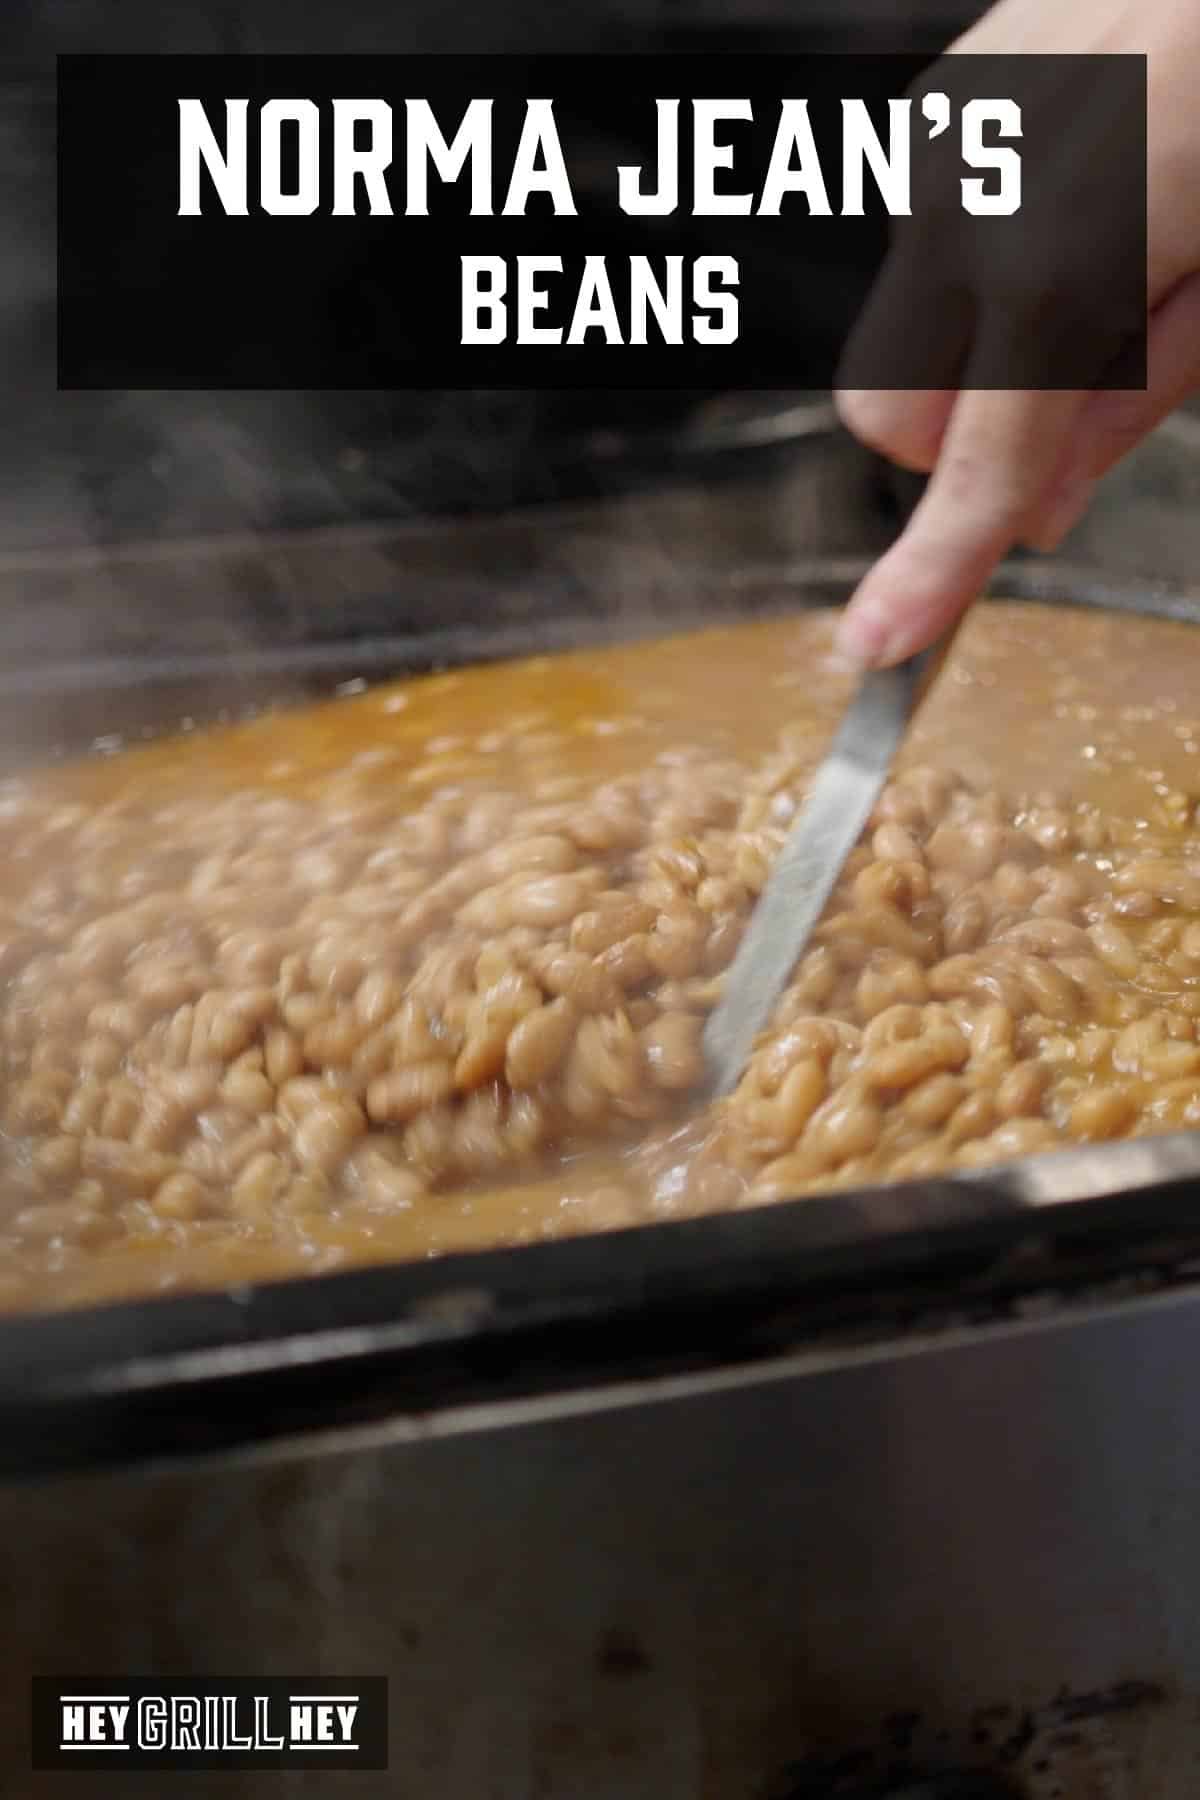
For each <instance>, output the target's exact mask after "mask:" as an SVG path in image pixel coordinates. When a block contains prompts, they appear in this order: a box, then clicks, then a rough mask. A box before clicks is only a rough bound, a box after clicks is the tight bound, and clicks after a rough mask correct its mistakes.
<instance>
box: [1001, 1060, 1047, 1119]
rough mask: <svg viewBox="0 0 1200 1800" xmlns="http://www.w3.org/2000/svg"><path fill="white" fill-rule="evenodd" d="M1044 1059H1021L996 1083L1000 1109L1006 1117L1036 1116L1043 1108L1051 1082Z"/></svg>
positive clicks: (1004, 1117)
mask: <svg viewBox="0 0 1200 1800" xmlns="http://www.w3.org/2000/svg"><path fill="white" fill-rule="evenodd" d="M1050 1078H1051V1077H1050V1070H1049V1069H1048V1068H1047V1067H1046V1066H1045V1064H1044V1063H1038V1062H1019V1063H1016V1064H1014V1065H1013V1067H1012V1068H1010V1069H1009V1070H1007V1072H1006V1073H1005V1074H1004V1075H1002V1076H1001V1078H1000V1080H999V1082H998V1083H997V1084H996V1111H997V1113H998V1114H999V1115H1000V1117H1001V1118H1002V1119H1023V1118H1033V1117H1034V1116H1035V1115H1037V1114H1038V1113H1040V1112H1041V1110H1042V1098H1043V1096H1044V1094H1045V1092H1046V1088H1047V1087H1048V1085H1049V1083H1050Z"/></svg>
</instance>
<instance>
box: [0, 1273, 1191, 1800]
mask: <svg viewBox="0 0 1200 1800" xmlns="http://www.w3.org/2000/svg"><path fill="white" fill-rule="evenodd" d="M1198 1366H1200V1298H1197V1296H1196V1295H1194V1294H1189V1295H1186V1296H1176V1297H1173V1298H1171V1299H1167V1300H1153V1301H1147V1302H1127V1303H1123V1304H1120V1305H1112V1306H1103V1307H1097V1308H1095V1309H1094V1310H1092V1311H1090V1312H1088V1311H1084V1312H1082V1313H1077V1314H1075V1315H1074V1316H1065V1317H1059V1318H1057V1319H1052V1320H1042V1321H1036V1320H1034V1321H1028V1322H1025V1323H1021V1324H1014V1325H1008V1326H1004V1327H998V1328H984V1329H982V1330H965V1329H964V1330H962V1331H959V1332H954V1333H951V1334H949V1335H947V1336H946V1337H944V1338H942V1339H939V1340H928V1341H924V1342H922V1341H920V1340H914V1341H912V1342H910V1343H909V1344H908V1345H907V1346H905V1347H903V1348H902V1349H900V1351H899V1352H897V1350H896V1348H895V1347H894V1346H882V1347H877V1348H871V1349H865V1350H861V1349H860V1350H855V1349H852V1348H850V1349H846V1350H844V1351H842V1352H841V1353H839V1354H837V1355H836V1356H827V1355H826V1356H815V1357H813V1358H811V1359H810V1360H809V1361H808V1362H807V1363H803V1362H796V1363H793V1364H792V1366H790V1367H789V1368H786V1369H783V1370H777V1369H775V1368H768V1369H767V1370H765V1371H763V1375H764V1376H765V1377H770V1378H769V1379H758V1380H755V1379H753V1378H751V1379H749V1380H748V1381H747V1382H746V1383H744V1384H743V1385H742V1386H741V1387H739V1389H738V1390H737V1391H736V1392H727V1391H723V1390H722V1389H720V1388H719V1387H717V1388H715V1389H709V1388H707V1387H706V1385H705V1384H703V1383H698V1384H696V1385H695V1386H694V1387H693V1389H692V1390H691V1391H690V1392H688V1393H686V1394H683V1395H674V1396H670V1397H667V1396H663V1395H659V1396H655V1395H654V1394H653V1393H647V1394H646V1395H644V1396H643V1397H642V1400H641V1401H640V1403H639V1404H638V1405H636V1406H634V1407H631V1408H629V1409H626V1410H623V1411H621V1412H612V1413H607V1414H600V1415H597V1416H594V1417H591V1418H588V1419H579V1418H576V1419H567V1420H559V1421H555V1422H543V1423H541V1424H537V1425H532V1426H527V1427H525V1428H523V1429H516V1430H513V1431H510V1432H505V1433H501V1434H499V1435H495V1434H476V1435H473V1436H468V1437H463V1438H458V1439H456V1440H452V1441H436V1440H434V1439H429V1440H427V1441H424V1442H419V1441H418V1442H413V1443H410V1444H407V1445H401V1446H394V1447H392V1448H390V1449H369V1450H368V1449H364V1450H359V1451H356V1452H354V1453H348V1454H345V1455H342V1456H339V1457H336V1458H333V1459H325V1460H321V1461H318V1462H304V1461H297V1462H294V1463H292V1464H291V1465H288V1466H280V1467H271V1468H245V1469H239V1470H234V1469H196V1470H190V1471H176V1472H174V1473H170V1474H164V1475H157V1476H153V1477H147V1476H144V1475H140V1474H134V1473H130V1474H127V1475H122V1476H115V1477H108V1478H93V1479H89V1480H86V1481H71V1482H61V1483H50V1484H42V1485H39V1486H38V1487H36V1488H23V1489H7V1490H0V1541H2V1542H3V1544H4V1546H5V1551H4V1555H5V1563H4V1596H5V1641H6V1656H5V1659H4V1665H3V1670H2V1672H0V1791H3V1792H4V1793H6V1794H12V1795H13V1796H14V1800H16V1797H18V1796H19V1797H20V1800H60V1797H61V1800H73V1796H75V1795H77V1794H80V1793H83V1794H86V1795H88V1796H94V1797H96V1800H109V1796H112V1800H116V1796H117V1795H120V1797H121V1800H125V1795H126V1794H127V1792H128V1780H127V1778H126V1780H125V1783H124V1785H122V1782H121V1781H120V1779H119V1778H117V1777H114V1778H113V1781H112V1783H111V1784H106V1782H105V1779H104V1778H103V1777H101V1776H96V1777H88V1778H81V1777H79V1776H78V1775H75V1776H71V1775H69V1774H68V1775H66V1776H57V1777H55V1776H43V1777H36V1778H31V1777H30V1775H29V1773H28V1769H27V1763H26V1754H27V1753H26V1741H27V1738H26V1734H27V1730H28V1719H27V1709H28V1677H29V1675H30V1674H31V1673H34V1672H39V1673H40V1672H45V1673H51V1672H60V1673H61V1672H62V1671H64V1670H67V1671H70V1672H71V1673H72V1674H73V1675H76V1676H82V1675H85V1674H95V1675H99V1674H108V1675H110V1676H111V1675H113V1674H115V1673H116V1672H118V1671H138V1670H153V1671H155V1672H159V1673H161V1674H163V1675H164V1676H165V1675H179V1676H186V1675H188V1674H190V1673H199V1672H204V1673H213V1672H220V1671H227V1672H231V1673H232V1672H235V1671H237V1672H270V1673H277V1674H289V1673H296V1674H320V1673H323V1674H327V1675H334V1674H342V1675H344V1674H349V1673H364V1674H366V1673H386V1674H387V1675H388V1676H389V1678H390V1705H391V1772H390V1774H389V1776H388V1777H387V1779H386V1782H382V1781H381V1782H379V1783H378V1784H377V1785H376V1786H375V1787H374V1788H369V1791H372V1792H381V1793H382V1792H387V1793H389V1794H395V1795H397V1796H402V1797H403V1800H408V1797H409V1796H411V1797H412V1800H479V1797H480V1796H485V1797H486V1800H824V1795H823V1793H822V1789H821V1786H820V1785H819V1783H818V1779H817V1771H819V1770H821V1769H822V1768H826V1769H828V1768H830V1767H832V1766H834V1765H835V1764H836V1763H837V1761H838V1759H844V1758H847V1757H849V1756H851V1755H853V1754H855V1753H859V1754H861V1756H862V1757H863V1758H864V1761H863V1765H862V1766H863V1769H864V1771H866V1770H868V1769H870V1768H872V1767H873V1768H875V1769H876V1770H878V1769H879V1768H881V1767H882V1766H883V1765H885V1764H886V1763H887V1761H888V1760H889V1758H892V1759H895V1758H898V1757H900V1756H901V1755H903V1754H904V1751H903V1748H902V1747H903V1746H904V1745H908V1746H909V1750H908V1752H907V1754H908V1756H909V1757H910V1758H911V1760H912V1761H913V1762H914V1763H915V1764H917V1765H919V1766H927V1765H932V1766H933V1767H935V1768H936V1767H939V1766H942V1765H944V1764H950V1763H959V1764H962V1763H966V1764H967V1765H968V1766H980V1767H992V1766H1003V1767H1006V1768H1008V1769H1010V1770H1011V1771H1012V1772H1013V1773H1014V1774H1015V1775H1016V1776H1017V1777H1018V1779H1019V1782H1020V1788H1019V1791H1022V1792H1024V1793H1025V1794H1027V1795H1028V1796H1029V1800H1191V1796H1192V1795H1194V1794H1195V1793H1196V1792H1197V1791H1198V1788H1200V1763H1198V1761H1197V1759H1198V1756H1200V1609H1198V1608H1197V1606H1196V1603H1195V1597H1196V1593H1197V1589H1198V1587H1200V1540H1198V1539H1197V1534H1196V1531H1195V1520H1196V1514H1197V1506H1198V1504H1200V1409H1197V1407H1196V1405H1195V1394H1194V1388H1195V1380H1194V1370H1195V1369H1196V1368H1197V1367H1198ZM188 1791H189V1793H191V1794H194V1795H198V1796H204V1797H205V1800H207V1796H209V1795H210V1794H211V1795H215V1796H218V1797H224V1800H251V1797H253V1800H291V1797H292V1796H305V1797H307V1796H314V1797H315V1796H320V1797H322V1800H323V1797H324V1796H331V1797H332V1796H335V1795H341V1794H343V1793H345V1794H347V1795H350V1794H359V1793H361V1792H363V1791H364V1789H363V1785H362V1778H361V1777H359V1778H355V1777H353V1776H351V1775H325V1776H316V1775H294V1776H282V1775H276V1774H270V1773H261V1774H255V1775H249V1774H245V1775H238V1774H232V1773H231V1774H228V1775H222V1776H220V1777H218V1776H213V1775H208V1776H205V1775H192V1776H190V1777H189V1778H188ZM827 1791H828V1790H827Z"/></svg>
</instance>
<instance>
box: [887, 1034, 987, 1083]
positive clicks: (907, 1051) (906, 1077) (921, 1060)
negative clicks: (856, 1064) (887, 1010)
mask: <svg viewBox="0 0 1200 1800" xmlns="http://www.w3.org/2000/svg"><path fill="white" fill-rule="evenodd" d="M967 1054H968V1045H967V1041H966V1039H965V1038H964V1037H963V1036H962V1034H961V1032H958V1031H953V1030H941V1031H927V1032H923V1033H922V1034H921V1036H920V1037H915V1038H910V1039H909V1040H908V1041H907V1042H905V1043H894V1044H889V1045H887V1046H886V1047H884V1048H882V1049H880V1050H876V1051H874V1052H873V1053H872V1054H871V1055H870V1056H869V1057H868V1059H867V1061H866V1062H865V1064H864V1066H863V1079H864V1081H866V1082H867V1083H868V1084H869V1085H870V1086H871V1087H872V1088H897V1089H903V1088H910V1087H913V1086H915V1084H916V1083H917V1082H918V1081H924V1080H925V1079H926V1077H927V1076H930V1075H935V1074H938V1073H939V1072H941V1071H945V1070H955V1069H959V1068H961V1067H962V1065H963V1063H964V1062H965V1061H966V1060H967Z"/></svg>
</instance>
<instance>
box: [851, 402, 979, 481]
mask: <svg viewBox="0 0 1200 1800" xmlns="http://www.w3.org/2000/svg"><path fill="white" fill-rule="evenodd" d="M954 400H955V390H954V389H953V388H921V389H916V390H914V391H913V392H912V393H906V392H902V391H897V390H895V389H883V388H840V389H839V390H838V391H837V393H836V394H835V395H834V402H835V404H836V406H837V410H838V416H839V417H840V419H841V421H842V424H843V425H845V426H846V428H847V429H848V430H849V431H852V432H853V433H854V435H855V437H856V438H858V439H859V441H860V442H861V443H864V444H866V445H867V446H868V447H869V448H870V449H872V450H878V451H879V452H880V453H881V454H882V455H884V456H886V457H888V458H889V459H890V460H891V461H892V462H894V463H898V464H899V466H900V467H901V468H902V469H912V470H913V471H914V472H915V473H916V474H918V475H927V474H928V473H929V471H930V469H932V467H933V465H934V463H935V462H936V461H937V458H938V451H939V450H940V449H941V447H942V439H943V438H944V437H945V435H946V427H947V425H948V424H949V423H950V414H951V413H952V412H953V410H954Z"/></svg>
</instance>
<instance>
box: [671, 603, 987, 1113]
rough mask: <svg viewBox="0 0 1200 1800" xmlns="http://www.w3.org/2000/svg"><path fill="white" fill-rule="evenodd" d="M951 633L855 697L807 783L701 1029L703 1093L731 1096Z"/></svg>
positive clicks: (867, 681)
mask: <svg viewBox="0 0 1200 1800" xmlns="http://www.w3.org/2000/svg"><path fill="white" fill-rule="evenodd" d="M956 631H957V625H956V626H955V627H953V628H952V629H951V630H950V631H948V632H947V633H945V635H944V636H943V637H941V638H940V639H939V640H938V642H937V643H936V644H934V645H932V646H931V647H930V648H929V649H928V650H923V651H921V652H920V654H919V655H917V656H912V657H910V658H909V659H908V661H907V662H903V663H900V664H898V665H897V667H895V668H893V669H875V670H872V671H871V672H870V673H869V674H867V675H865V676H864V677H863V680H862V682H861V683H860V685H859V688H858V692H857V693H856V694H855V697H854V699H853V701H852V702H851V704H850V707H849V709H848V711H847V713H846V716H845V718H844V719H843V720H842V722H841V725H840V726H839V727H838V730H837V734H836V736H835V737H834V740H833V743H832V744H831V745H830V747H829V751H828V753H827V755H826V757H825V759H824V761H823V762H822V764H821V766H820V768H819V769H818V770H817V773H816V775H815V777H814V779H813V783H812V786H811V787H810V789H809V791H808V794H807V796H806V798H805V802H804V805H803V806H802V807H801V809H800V813H799V815H798V817H797V819H796V823H795V825H794V826H793V827H792V829H791V832H790V833H789V834H788V839H787V842H786V843H785V844H784V845H783V847H782V849H781V850H780V852H779V854H778V856H777V857H776V859H775V862H774V864H773V865H772V868H771V875H770V878H769V880H768V882H767V885H766V887H765V888H764V889H763V892H762V895H761V897H760V899H759V901H758V904H757V906H756V907H755V909H754V912H753V913H752V915H751V918H750V922H749V925H748V926H747V928H746V935H745V937H744V938H743V939H742V942H741V944H740V945H739V946H738V952H737V955H736V956H735V957H734V959H733V962H732V963H731V964H730V966H729V969H728V971H727V973H726V976H725V982H724V987H723V989H722V993H721V1000H720V1002H719V1004H718V1005H717V1007H716V1008H715V1010H714V1011H713V1012H712V1013H711V1014H710V1015H709V1019H708V1023H707V1024H706V1025H705V1028H704V1051H705V1055H706V1057H707V1059H708V1066H709V1072H710V1081H711V1086H712V1091H713V1092H714V1093H715V1094H718V1095H719V1094H726V1093H728V1092H729V1091H730V1090H731V1089H732V1088H734V1087H736V1086H737V1083H738V1081H739V1080H740V1079H741V1075H742V1071H743V1069H744V1068H745V1066H746V1063H747V1061H748V1060H749V1056H750V1052H751V1049H752V1048H753V1045H754V1040H755V1038H756V1037H757V1036H758V1034H759V1032H760V1031H762V1030H763V1028H764V1026H765V1025H766V1024H767V1022H768V1020H769V1019H770V1017H771V1014H772V1012H773V1011H774V1008H775V1004H776V1002H777V1001H778V999H779V997H780V995H781V994H782V992H783V990H784V988H785V987H786V985H787V981H788V977H789V976H790V975H791V973H792V970H793V969H794V968H795V966H796V964H797V962H798V961H799V959H800V956H801V954H802V953H803V950H804V947H805V945H806V944H807V942H808V939H809V937H810V935H811V934H812V931H813V927H814V926H815V925H816V923H817V921H818V920H819V918H820V917H821V914H822V912H823V911H824V909H825V903H826V901H827V900H828V899H829V896H830V894H831V893H832V892H833V889H834V887H835V885H836V883H837V878H838V876H839V875H840V874H841V872H842V865H843V864H844V862H845V860H846V858H847V857H848V856H849V854H850V852H851V850H853V848H854V846H855V844H856V843H857V842H858V839H859V837H860V836H861V834H862V830H863V827H864V826H865V825H866V822H867V820H868V818H869V817H870V815H871V810H872V808H873V807H874V805H875V802H876V800H878V798H879V795H880V793H881V791H882V789H883V785H884V783H885V781H886V780H887V777H888V771H889V770H890V769H891V766H892V761H893V759H894V757H895V755H896V752H897V751H898V750H899V748H900V746H901V744H902V743H903V741H904V735H905V732H906V731H907V730H908V726H909V723H910V721H911V719H912V716H913V713H914V712H915V711H916V709H917V707H918V706H919V705H920V703H921V701H922V699H923V698H924V696H925V693H926V691H927V690H928V688H929V686H930V683H931V682H932V681H933V680H934V679H935V677H936V675H937V673H938V671H939V670H940V669H941V666H942V664H943V662H944V661H945V659H946V656H947V655H948V653H949V650H950V646H951V644H952V643H953V641H954V637H955V634H956Z"/></svg>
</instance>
